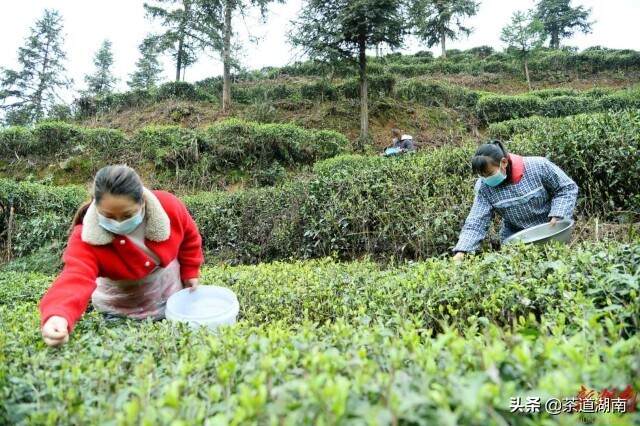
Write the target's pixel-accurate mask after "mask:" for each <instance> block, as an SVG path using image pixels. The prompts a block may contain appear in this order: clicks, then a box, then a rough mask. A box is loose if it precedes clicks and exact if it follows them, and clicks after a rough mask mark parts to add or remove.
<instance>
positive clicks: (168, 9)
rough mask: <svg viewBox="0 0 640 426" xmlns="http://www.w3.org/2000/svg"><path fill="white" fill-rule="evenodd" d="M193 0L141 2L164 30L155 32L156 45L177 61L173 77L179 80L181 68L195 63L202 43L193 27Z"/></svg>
mask: <svg viewBox="0 0 640 426" xmlns="http://www.w3.org/2000/svg"><path fill="white" fill-rule="evenodd" d="M194 1H195V0H155V1H154V2H153V3H144V8H145V11H146V14H147V17H148V18H151V19H156V20H159V21H160V23H161V24H162V27H163V28H164V32H163V33H161V34H159V35H157V36H156V40H157V43H158V48H159V50H160V51H162V52H169V53H170V54H171V56H172V57H173V59H174V60H175V63H176V74H175V75H176V78H175V80H176V81H180V79H181V76H182V74H183V73H184V69H185V68H186V67H187V66H189V65H192V64H193V63H195V61H196V58H197V54H198V52H199V51H200V50H201V49H202V47H203V42H204V40H202V39H201V38H200V37H199V36H198V35H197V34H196V33H195V31H194V27H195V24H196V15H195V10H194V7H193V5H194Z"/></svg>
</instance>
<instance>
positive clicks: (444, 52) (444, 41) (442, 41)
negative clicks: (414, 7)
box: [440, 31, 447, 59]
mask: <svg viewBox="0 0 640 426" xmlns="http://www.w3.org/2000/svg"><path fill="white" fill-rule="evenodd" d="M440 47H441V49H442V57H443V58H445V59H446V58H447V36H446V35H445V33H444V31H441V32H440Z"/></svg>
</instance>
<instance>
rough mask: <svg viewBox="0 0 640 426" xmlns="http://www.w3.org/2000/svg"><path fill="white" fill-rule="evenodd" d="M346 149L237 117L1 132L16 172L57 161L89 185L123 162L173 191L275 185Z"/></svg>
mask: <svg viewBox="0 0 640 426" xmlns="http://www.w3.org/2000/svg"><path fill="white" fill-rule="evenodd" d="M348 149H349V142H348V140H347V139H346V138H345V137H344V136H343V135H341V134H339V133H337V132H334V131H330V130H306V129H302V128H300V127H297V126H295V125H292V124H259V123H254V122H247V121H242V120H238V119H228V120H224V121H221V122H219V123H216V124H213V125H211V126H209V127H206V128H203V129H186V128H182V127H179V126H147V127H143V128H141V129H139V130H138V131H136V132H135V133H134V134H133V135H131V136H128V135H125V134H124V133H123V132H121V131H119V130H115V129H106V128H85V127H82V126H77V125H73V124H69V123H65V122H42V123H39V124H37V125H35V126H34V127H33V128H25V127H9V128H5V129H1V130H0V160H2V161H3V162H6V164H7V167H10V168H11V170H12V171H13V172H15V174H16V175H21V174H24V171H22V170H20V169H25V168H27V169H28V168H29V167H31V166H33V165H34V164H36V165H41V166H43V167H44V166H47V165H50V164H51V163H52V161H57V162H61V163H63V164H64V166H63V168H64V169H66V171H67V172H66V175H71V176H73V174H74V172H75V173H76V174H77V175H79V176H78V177H77V178H76V180H78V181H80V182H84V181H87V180H89V179H90V177H91V176H93V174H94V173H95V172H96V171H97V170H98V169H99V168H100V167H102V166H104V165H106V164H112V163H114V162H126V163H128V164H130V165H132V166H134V167H137V168H140V169H142V170H144V171H147V175H149V176H151V177H152V178H153V179H154V180H155V181H156V182H155V183H157V184H159V185H162V186H170V187H174V188H181V187H186V188H198V189H205V188H211V187H213V188H216V187H217V185H218V181H224V180H225V179H226V180H229V179H230V177H229V176H233V175H234V173H235V174H240V175H241V174H247V175H249V178H250V179H249V180H253V181H254V183H255V185H257V186H260V185H273V184H274V183H276V182H278V181H280V180H282V179H283V178H284V177H285V176H286V172H287V170H288V169H293V170H297V169H300V168H303V167H305V166H308V165H310V164H313V163H314V162H315V161H318V160H322V159H325V158H329V157H332V156H335V155H338V154H340V153H343V152H346V151H347V150H348ZM11 164H13V166H11ZM31 168H33V167H31Z"/></svg>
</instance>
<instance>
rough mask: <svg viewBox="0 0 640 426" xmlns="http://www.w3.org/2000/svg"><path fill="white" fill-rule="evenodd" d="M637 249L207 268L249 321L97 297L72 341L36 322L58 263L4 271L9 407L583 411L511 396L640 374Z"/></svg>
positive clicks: (188, 417)
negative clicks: (532, 407)
mask: <svg viewBox="0 0 640 426" xmlns="http://www.w3.org/2000/svg"><path fill="white" fill-rule="evenodd" d="M638 247H640V246H639V245H638V244H634V245H631V246H621V245H612V246H609V247H605V246H602V245H599V246H583V247H580V248H578V249H575V248H574V249H570V248H567V247H561V248H560V247H556V248H546V249H545V250H544V251H542V250H540V249H536V248H528V249H520V248H514V249H512V250H509V251H508V252H507V253H504V254H496V253H492V254H490V255H487V256H482V257H478V258H476V259H469V260H468V261H466V262H465V265H464V266H454V265H451V263H450V262H448V261H445V260H431V261H429V262H425V263H419V264H412V265H404V266H402V267H399V268H390V269H386V270H381V269H380V268H379V266H377V265H375V264H372V263H369V262H362V263H360V262H356V263H351V264H338V263H333V262H330V261H327V260H321V261H314V262H304V263H303V262H296V263H293V264H283V263H276V264H273V265H259V266H256V267H239V268H238V267H236V268H206V269H205V271H204V277H205V279H206V280H207V281H208V282H212V283H216V284H222V285H226V286H230V287H231V288H233V289H234V291H236V292H237V294H238V297H239V300H240V306H241V320H240V322H239V323H238V324H236V325H235V326H232V327H223V328H222V329H220V330H219V332H218V333H210V332H208V331H206V330H205V329H200V330H191V329H188V328H187V327H185V326H183V325H180V324H178V325H174V324H172V323H169V322H167V321H159V322H152V321H135V320H115V321H114V320H111V321H107V320H106V319H105V318H104V317H102V316H101V315H99V314H98V313H97V312H95V311H92V312H88V313H87V314H86V315H85V317H84V318H83V319H82V320H81V321H80V323H79V324H78V326H77V327H76V329H75V330H74V333H73V335H72V336H71V339H70V341H69V343H68V344H66V345H65V346H63V347H62V348H61V349H58V350H53V349H47V348H46V347H45V346H44V343H43V342H42V339H41V337H40V333H39V331H38V326H39V323H38V314H37V300H39V297H40V295H41V293H42V291H43V290H44V289H45V288H46V286H47V285H48V284H49V283H50V282H51V279H52V277H47V276H43V275H38V274H1V273H0V296H1V297H0V321H1V322H2V324H4V327H3V329H2V332H0V348H1V349H2V350H0V423H7V424H103V423H110V422H114V423H116V424H121V425H136V424H174V425H177V424H191V423H198V424H208V425H214V424H247V423H255V424H265V423H282V424H316V423H320V424H342V423H354V424H395V423H398V424H405V423H406V424H439V423H441V422H442V419H443V418H450V419H455V422H456V423H459V424H470V425H486V424H491V425H493V424H503V423H506V424H512V425H522V426H524V425H529V424H532V423H536V424H537V423H540V422H543V423H553V422H557V421H560V422H565V423H573V422H574V420H576V418H575V417H576V416H577V414H576V413H573V414H560V415H552V414H550V413H549V412H546V411H545V410H541V412H540V413H532V414H526V413H521V412H512V410H511V409H510V400H511V398H514V397H520V398H521V399H522V400H523V401H524V400H526V399H527V396H537V397H540V398H541V403H542V404H544V403H545V402H546V401H547V400H548V399H550V398H558V399H560V400H562V399H563V398H569V397H575V396H576V394H577V393H578V391H579V390H580V387H581V386H586V387H588V388H590V389H592V388H595V389H597V390H601V389H603V388H608V389H611V388H612V387H615V388H617V389H618V390H621V389H623V388H624V387H626V386H627V385H630V386H631V387H632V388H633V389H638V387H640V381H639V380H638V377H637V374H636V370H637V348H638V345H640V338H639V337H638V334H637V330H638V323H637V319H638V316H639V315H640V310H639V305H638V286H637V279H636V278H637V277H636V275H637V272H636V271H637V269H638V266H640V252H639V251H638ZM635 408H636V407H635V405H634V406H631V407H629V409H635ZM580 416H581V421H583V420H584V421H585V422H589V423H591V422H594V421H596V420H597V421H599V422H605V423H616V424H617V423H621V422H622V423H623V424H624V423H625V421H632V419H633V418H634V417H633V416H634V414H632V413H625V414H613V413H600V412H598V413H595V414H592V415H589V414H584V413H583V414H580ZM497 419H498V420H497Z"/></svg>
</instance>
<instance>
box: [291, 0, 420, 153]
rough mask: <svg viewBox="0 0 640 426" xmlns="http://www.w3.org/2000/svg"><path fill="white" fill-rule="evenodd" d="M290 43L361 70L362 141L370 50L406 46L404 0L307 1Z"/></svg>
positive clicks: (366, 118) (364, 137)
mask: <svg viewBox="0 0 640 426" xmlns="http://www.w3.org/2000/svg"><path fill="white" fill-rule="evenodd" d="M293 24H294V27H295V29H294V30H293V32H292V33H291V34H290V35H289V37H290V40H291V42H292V43H293V44H294V45H296V46H300V47H302V48H303V49H304V51H305V52H306V53H307V54H308V55H309V56H310V57H311V58H313V59H318V60H329V61H332V60H340V59H346V60H348V61H351V62H354V63H356V64H357V66H358V70H359V72H358V73H359V85H360V140H361V141H362V142H363V141H366V140H367V139H368V138H369V111H368V95H367V90H368V87H367V86H368V81H367V54H366V53H367V49H368V48H370V47H374V46H376V45H378V44H385V45H387V46H389V47H390V48H399V47H401V46H402V45H403V42H404V36H405V34H406V32H407V29H408V27H407V25H406V10H405V8H404V2H403V1H402V0H307V1H306V2H305V4H304V5H303V7H302V12H301V13H300V16H299V17H298V19H297V20H296V21H295V22H294V23H293Z"/></svg>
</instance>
